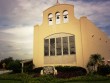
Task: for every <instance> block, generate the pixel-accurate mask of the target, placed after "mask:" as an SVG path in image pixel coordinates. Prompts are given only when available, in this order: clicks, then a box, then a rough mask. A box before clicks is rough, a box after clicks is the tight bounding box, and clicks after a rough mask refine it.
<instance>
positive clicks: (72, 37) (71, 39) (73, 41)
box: [69, 36, 76, 54]
mask: <svg viewBox="0 0 110 83" xmlns="http://www.w3.org/2000/svg"><path fill="white" fill-rule="evenodd" d="M69 42H70V54H76V51H75V38H74V36H70V37H69Z"/></svg>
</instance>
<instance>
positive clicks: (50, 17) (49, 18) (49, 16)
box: [48, 13, 53, 25]
mask: <svg viewBox="0 0 110 83" xmlns="http://www.w3.org/2000/svg"><path fill="white" fill-rule="evenodd" d="M48 22H49V25H52V24H53V15H52V13H50V14H49V15H48Z"/></svg>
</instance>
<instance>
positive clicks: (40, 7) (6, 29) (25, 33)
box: [0, 0, 110, 60]
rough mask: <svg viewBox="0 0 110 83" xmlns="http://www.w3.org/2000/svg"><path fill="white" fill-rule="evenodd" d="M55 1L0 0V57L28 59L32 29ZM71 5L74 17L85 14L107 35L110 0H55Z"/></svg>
mask: <svg viewBox="0 0 110 83" xmlns="http://www.w3.org/2000/svg"><path fill="white" fill-rule="evenodd" d="M56 1H57V0H0V60H1V59H4V58H7V57H13V58H14V59H22V60H23V59H32V57H33V29H34V25H36V24H39V25H40V24H41V23H42V20H43V19H42V18H43V11H44V10H45V9H47V8H49V7H51V6H53V5H55V4H56ZM59 2H60V4H65V3H66V4H72V5H74V13H75V17H76V18H78V19H79V18H80V17H81V16H87V18H88V19H89V20H91V21H92V22H93V23H94V24H95V25H96V26H97V27H99V28H100V29H101V30H102V31H103V32H105V33H106V34H108V36H109V37H110V0H59Z"/></svg>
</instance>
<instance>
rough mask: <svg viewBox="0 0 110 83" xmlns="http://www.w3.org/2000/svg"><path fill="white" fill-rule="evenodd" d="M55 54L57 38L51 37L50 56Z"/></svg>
mask: <svg viewBox="0 0 110 83" xmlns="http://www.w3.org/2000/svg"><path fill="white" fill-rule="evenodd" d="M54 55H55V38H52V39H50V56H54Z"/></svg>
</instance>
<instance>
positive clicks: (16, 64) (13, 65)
mask: <svg viewBox="0 0 110 83" xmlns="http://www.w3.org/2000/svg"><path fill="white" fill-rule="evenodd" d="M7 69H9V70H13V72H14V73H20V72H21V64H20V61H19V60H16V61H11V62H10V63H9V64H8V65H7Z"/></svg>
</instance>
